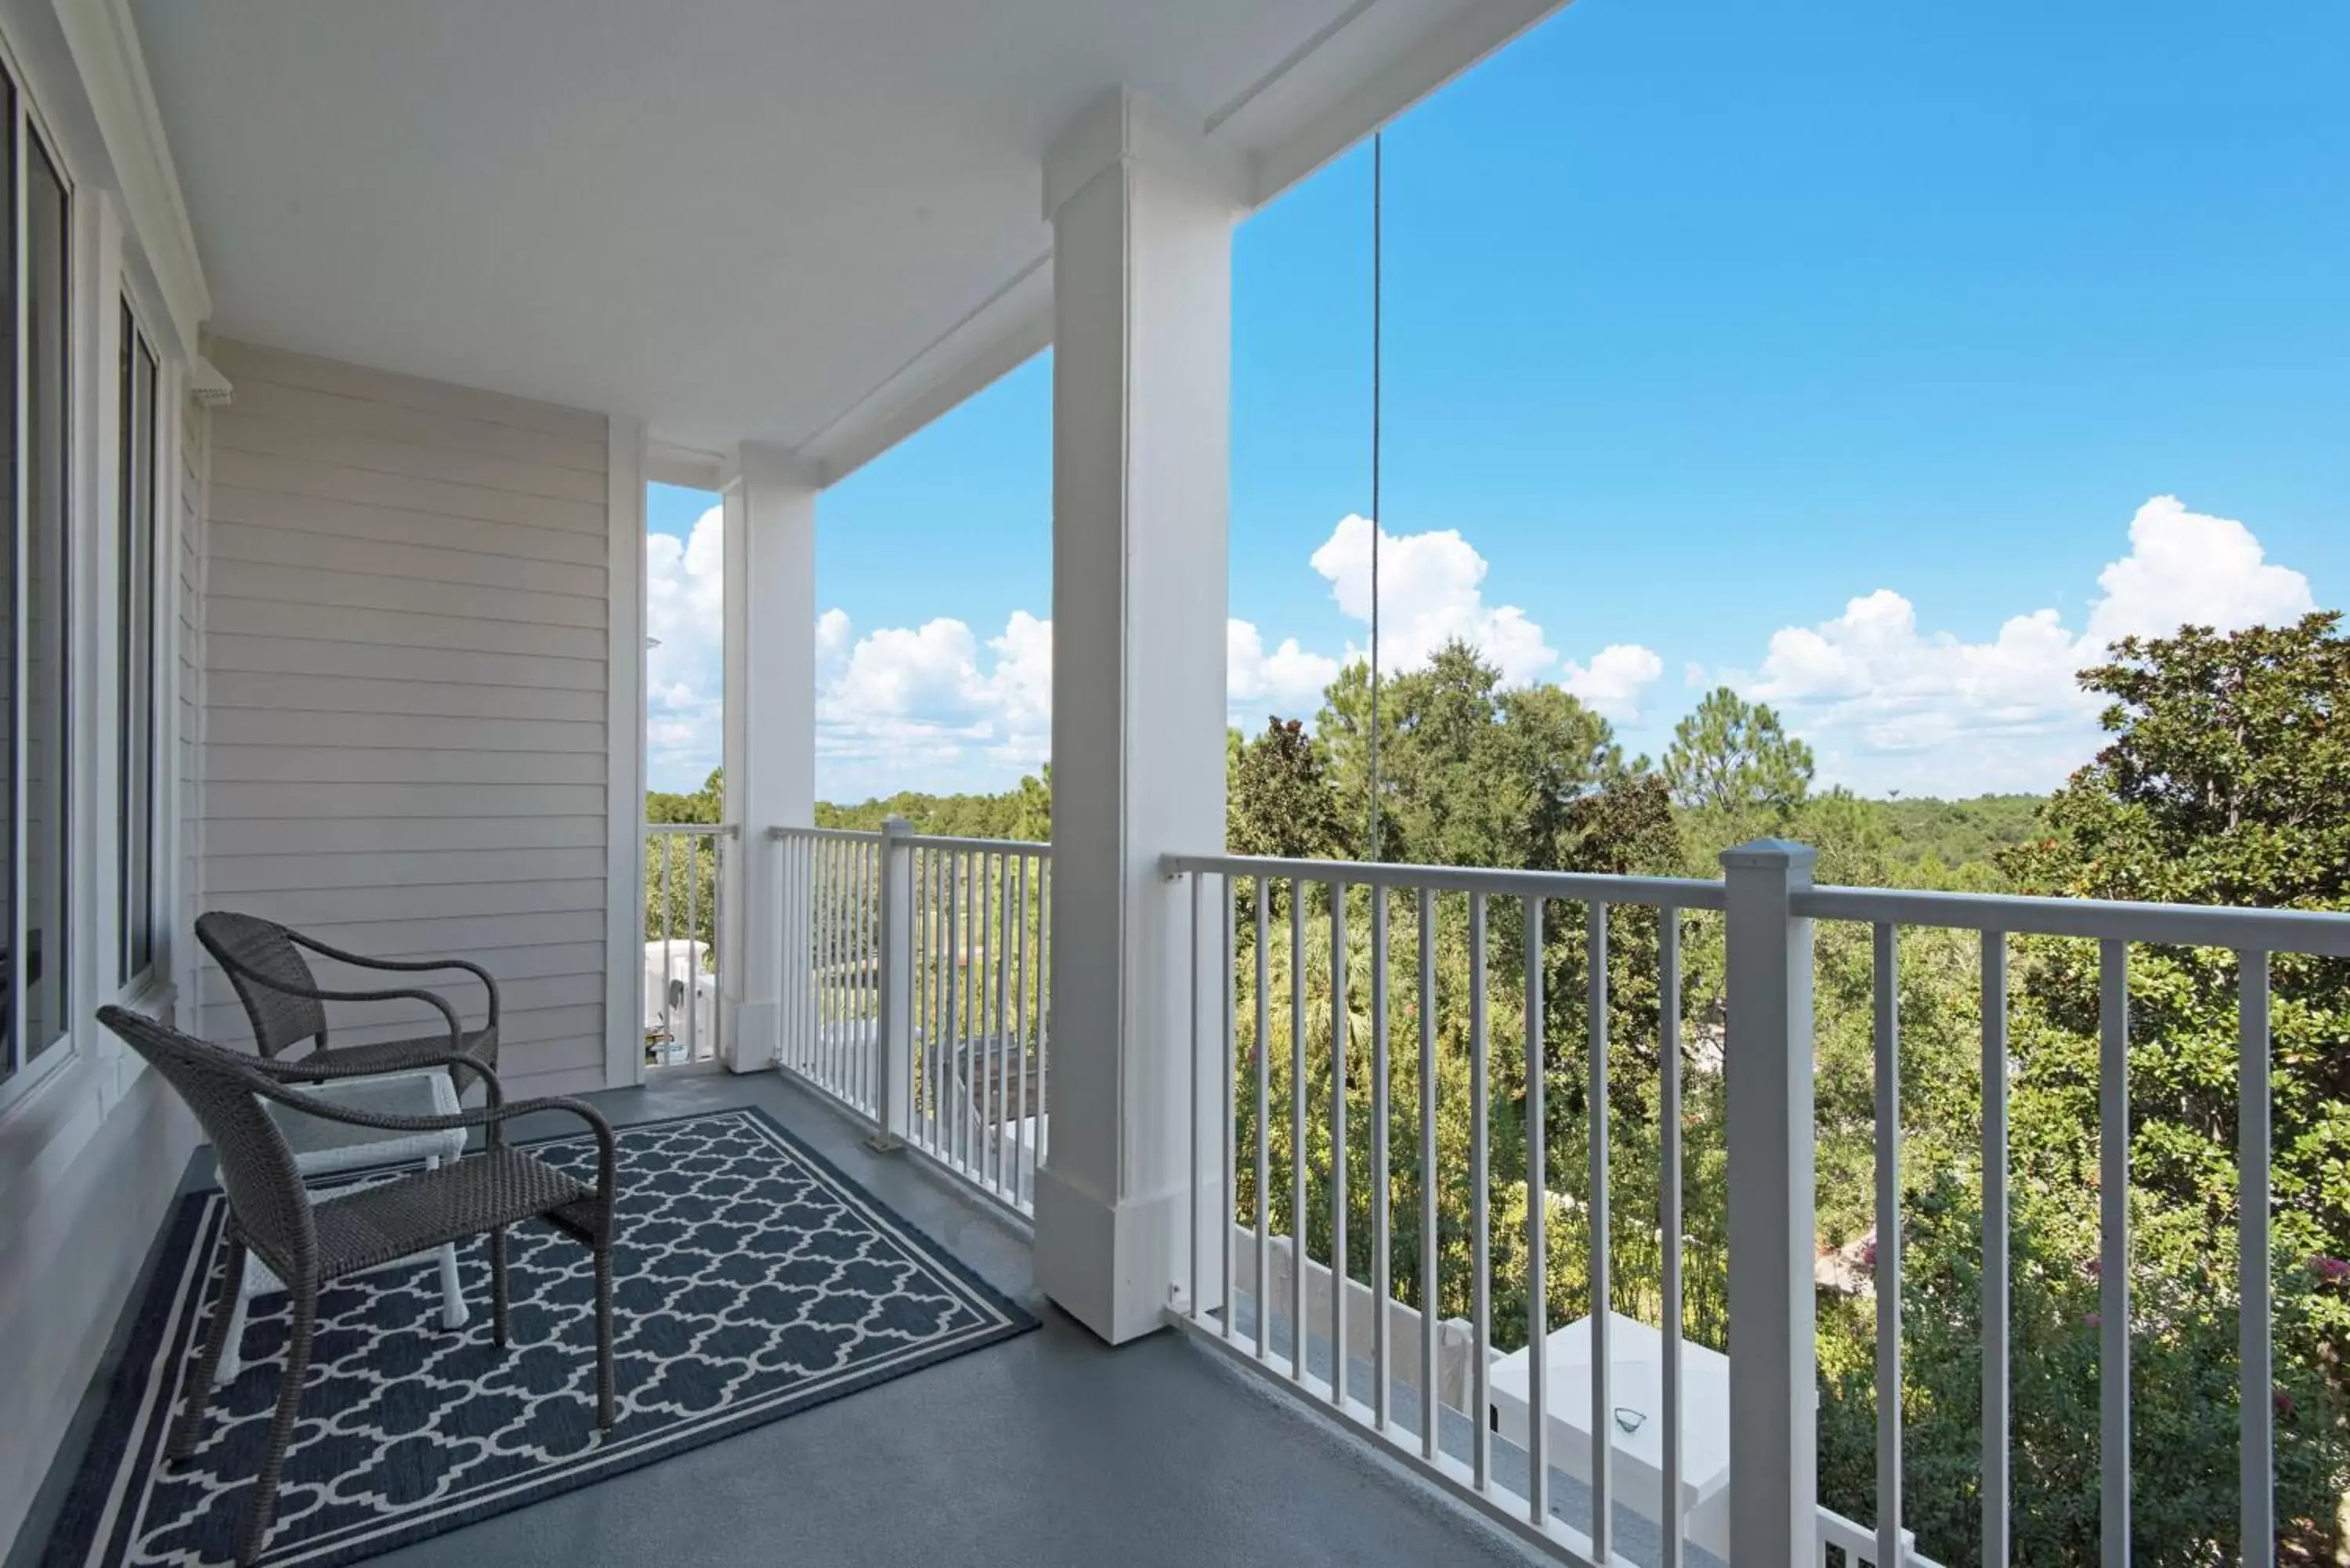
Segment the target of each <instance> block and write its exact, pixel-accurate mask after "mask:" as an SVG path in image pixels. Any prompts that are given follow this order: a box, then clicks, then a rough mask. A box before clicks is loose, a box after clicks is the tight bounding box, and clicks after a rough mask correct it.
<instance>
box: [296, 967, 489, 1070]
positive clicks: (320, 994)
mask: <svg viewBox="0 0 2350 1568" xmlns="http://www.w3.org/2000/svg"><path fill="white" fill-rule="evenodd" d="M260 983H261V984H263V985H265V986H268V987H269V988H270V989H271V990H273V991H282V992H286V994H287V995H288V996H307V997H308V998H309V999H310V1000H311V1001H313V1002H428V1003H430V1004H431V1005H432V1009H433V1011H434V1012H438V1013H440V1014H441V1017H442V1021H443V1022H445V1023H447V1024H448V1025H449V1049H450V1050H452V1051H459V1052H462V1051H463V1050H464V1048H465V1026H464V1025H463V1023H459V1022H458V1020H457V1010H456V1009H455V1008H453V1007H452V1006H450V1005H449V999H448V998H447V997H445V996H442V995H441V994H440V993H439V992H432V991H415V990H409V989H396V990H391V991H328V990H326V989H324V988H322V987H319V986H315V985H302V984H299V983H297V982H296V981H290V980H269V979H263V980H261V981H260Z"/></svg>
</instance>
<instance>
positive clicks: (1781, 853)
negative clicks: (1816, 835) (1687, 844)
mask: <svg viewBox="0 0 2350 1568" xmlns="http://www.w3.org/2000/svg"><path fill="white" fill-rule="evenodd" d="M1819 857H1820V852H1819V851H1818V850H1816V849H1814V848H1813V847H1812V846H1810V845H1808V844H1797V843H1795V842H1794V840H1793V839H1787V838H1757V839H1754V840H1752V841H1751V842H1749V843H1745V844H1741V845H1738V846H1735V847H1733V848H1730V849H1725V850H1723V851H1722V852H1721V867H1722V869H1723V870H1725V871H1777V870H1787V871H1794V870H1798V869H1801V870H1809V869H1811V867H1812V866H1813V865H1814V863H1815V862H1816V861H1817V860H1818V859H1819Z"/></svg>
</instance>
